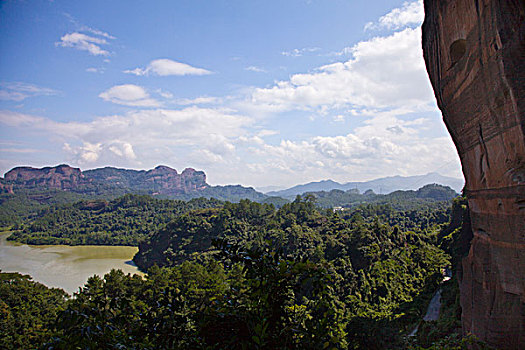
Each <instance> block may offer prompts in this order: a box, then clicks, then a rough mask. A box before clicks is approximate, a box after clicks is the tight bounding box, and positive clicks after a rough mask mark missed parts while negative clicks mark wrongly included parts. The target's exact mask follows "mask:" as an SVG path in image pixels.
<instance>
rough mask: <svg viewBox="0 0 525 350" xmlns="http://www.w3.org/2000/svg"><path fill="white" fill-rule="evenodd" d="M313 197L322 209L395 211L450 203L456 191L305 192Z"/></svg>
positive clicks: (428, 188)
mask: <svg viewBox="0 0 525 350" xmlns="http://www.w3.org/2000/svg"><path fill="white" fill-rule="evenodd" d="M305 195H312V196H314V197H315V202H316V204H317V205H318V206H320V207H322V208H333V207H348V208H351V207H354V206H357V205H360V204H364V203H389V204H391V205H392V206H394V207H395V208H397V209H404V208H409V207H414V206H418V205H420V204H423V203H425V202H433V201H450V200H452V199H453V198H455V197H457V196H458V194H457V193H456V191H454V190H453V189H451V188H450V187H447V186H442V185H438V184H431V185H426V186H423V187H421V188H420V189H418V190H417V191H412V190H409V191H395V192H392V193H389V194H386V195H385V194H376V193H374V192H373V191H371V190H369V191H366V192H365V193H363V194H361V193H359V192H358V191H356V190H348V191H342V190H332V191H329V192H326V191H319V192H307V193H305Z"/></svg>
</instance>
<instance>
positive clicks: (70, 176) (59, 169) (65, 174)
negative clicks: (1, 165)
mask: <svg viewBox="0 0 525 350" xmlns="http://www.w3.org/2000/svg"><path fill="white" fill-rule="evenodd" d="M4 180H5V182H6V183H7V184H10V185H13V186H14V187H15V188H16V187H24V188H34V187H41V188H52V189H61V190H68V189H73V188H76V187H77V186H78V185H80V184H85V183H87V182H89V181H88V180H87V179H85V177H84V174H82V171H81V170H80V169H78V168H73V167H70V166H69V165H65V164H61V165H58V166H55V167H45V168H41V169H38V168H33V167H16V168H13V169H11V170H9V171H8V172H7V173H6V174H5V177H4Z"/></svg>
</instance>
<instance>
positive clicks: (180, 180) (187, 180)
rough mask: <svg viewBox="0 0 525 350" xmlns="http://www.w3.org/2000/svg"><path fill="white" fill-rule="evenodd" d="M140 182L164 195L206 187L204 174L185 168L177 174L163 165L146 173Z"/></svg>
mask: <svg viewBox="0 0 525 350" xmlns="http://www.w3.org/2000/svg"><path fill="white" fill-rule="evenodd" d="M142 181H143V182H144V183H145V184H149V185H150V186H151V187H153V188H155V189H156V190H157V191H158V192H159V193H162V194H164V195H170V194H175V193H190V192H195V191H198V190H202V189H204V188H206V187H208V184H207V183H206V174H204V172H202V171H197V170H195V169H192V168H186V169H184V171H183V172H182V173H181V174H178V173H177V170H175V169H172V168H169V167H167V166H163V165H161V166H158V167H156V168H155V169H153V170H149V171H147V172H146V173H145V174H144V175H143V179H142Z"/></svg>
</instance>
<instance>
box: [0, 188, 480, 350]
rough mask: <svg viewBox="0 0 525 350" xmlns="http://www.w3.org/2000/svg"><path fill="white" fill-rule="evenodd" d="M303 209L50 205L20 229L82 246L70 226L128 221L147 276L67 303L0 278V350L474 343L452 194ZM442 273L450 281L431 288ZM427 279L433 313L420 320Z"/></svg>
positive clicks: (101, 283) (102, 282)
mask: <svg viewBox="0 0 525 350" xmlns="http://www.w3.org/2000/svg"><path fill="white" fill-rule="evenodd" d="M315 201H316V197H314V196H313V195H308V196H305V197H304V198H301V197H297V198H296V200H295V201H293V202H292V203H287V204H284V205H283V206H282V207H281V208H280V209H275V207H274V206H273V205H271V204H261V203H255V202H251V201H249V200H241V201H240V202H239V203H229V202H226V203H223V204H221V203H219V202H218V201H213V200H212V201H209V200H205V199H200V200H193V201H190V202H188V203H184V202H181V203H179V202H177V201H172V202H165V201H160V200H156V199H155V200H152V199H151V198H148V197H142V196H131V195H128V196H124V197H122V198H119V199H117V200H114V201H109V202H106V201H100V200H98V201H97V200H95V201H82V202H77V203H75V204H68V205H59V206H54V207H50V208H48V209H46V210H45V211H43V212H42V216H41V217H40V218H39V219H37V220H33V221H31V222H27V223H24V224H22V225H21V226H23V227H22V229H21V230H20V231H19V232H20V233H22V234H25V233H24V232H27V233H28V234H29V233H31V232H47V231H46V230H48V231H49V232H50V233H51V232H54V233H53V234H49V236H48V237H55V236H56V234H55V233H56V232H60V230H61V229H63V228H64V227H65V223H68V224H71V223H73V222H74V225H76V226H74V227H73V228H75V230H77V231H71V232H78V236H77V238H75V239H78V241H77V242H78V244H82V243H81V242H84V241H83V240H84V239H85V238H84V237H85V236H86V235H85V234H82V233H81V232H82V231H81V230H82V229H86V230H92V229H94V228H96V229H98V230H99V232H110V231H111V230H110V228H111V227H113V228H115V232H118V230H117V228H118V227H136V228H137V229H136V230H135V231H133V232H132V231H129V232H123V231H121V232H120V233H119V234H115V236H119V235H120V234H123V235H124V236H125V237H126V233H128V236H127V238H122V239H123V240H128V241H127V242H140V243H139V253H138V254H137V255H136V256H135V258H134V261H135V262H136V264H137V265H138V266H139V267H140V268H141V269H143V270H144V271H147V275H146V277H145V278H142V277H140V276H138V275H133V276H132V275H124V274H123V273H122V272H121V271H119V270H113V271H111V272H110V273H108V274H107V275H105V276H93V277H91V278H90V279H89V280H88V282H87V283H86V285H85V286H84V287H82V288H81V289H80V290H79V292H78V293H75V294H74V295H73V296H72V297H69V296H67V294H65V293H64V292H62V291H60V290H57V289H49V288H46V287H45V286H43V285H41V284H39V283H36V282H32V281H31V280H30V279H29V277H28V276H21V275H18V274H6V273H2V274H1V275H0V276H2V277H1V279H0V283H1V285H0V314H1V315H2V317H1V319H0V339H2V344H0V345H1V346H0V347H3V348H7V349H18V348H43V349H77V348H81V349H99V348H104V349H389V348H390V349H399V348H407V349H423V348H432V349H442V348H450V349H457V348H466V346H467V345H468V344H471V343H472V342H475V340H474V339H471V338H461V337H460V336H459V333H458V332H459V317H460V314H461V310H460V307H459V301H458V293H457V281H456V275H457V274H460V273H461V271H460V270H458V269H457V266H458V265H459V264H458V263H457V262H458V261H459V259H460V258H461V256H463V255H464V254H466V252H467V251H468V245H469V240H470V237H471V236H470V235H471V234H470V227H469V219H468V214H467V213H468V211H467V210H466V201H465V200H464V199H462V198H458V199H455V200H454V201H453V202H452V206H451V204H450V203H451V202H440V201H433V202H421V203H417V205H414V203H412V204H411V205H402V206H399V205H398V204H399V202H398V201H392V203H381V204H370V203H368V204H361V205H359V206H356V207H353V208H351V209H348V210H344V211H334V210H332V209H322V208H320V207H319V206H317V205H316V203H315ZM139 208H141V209H139ZM163 215H166V216H169V215H172V216H170V217H169V218H159V217H161V216H163ZM131 218H133V220H135V221H130V220H131ZM97 220H98V221H99V222H100V223H99V224H97V222H98V221H97ZM104 222H106V223H107V224H109V226H104ZM85 223H91V224H92V225H94V226H92V227H90V228H87V227H86V228H84V227H83V225H85ZM57 224H58V225H57ZM38 225H41V226H38ZM45 225H48V226H45ZM97 225H99V226H97ZM31 227H33V230H34V231H31V230H32V229H31ZM143 228H144V229H143ZM148 228H150V230H151V231H148ZM108 229H109V231H108ZM63 232H66V231H63ZM111 232H113V231H111ZM148 232H150V233H148ZM97 237H98V236H97ZM108 237H112V236H111V235H109V236H108ZM72 242H73V241H72ZM115 242H116V241H115ZM117 244H121V243H117ZM451 265H452V269H453V275H454V277H453V278H452V279H451V280H449V281H447V282H444V283H441V282H442V280H443V270H444V269H445V268H447V267H449V266H451ZM440 284H441V288H442V290H443V306H442V310H441V315H442V317H441V318H440V319H439V320H438V321H433V322H422V321H421V319H422V316H423V315H424V313H425V310H426V306H427V304H428V302H429V300H430V299H431V297H432V295H433V294H434V292H435V290H436V289H437V288H438V286H439V285H440ZM35 300H36V301H35ZM37 301H38V302H37ZM416 325H419V331H418V333H417V335H416V336H414V337H408V336H407V334H408V333H410V331H411V330H412V329H413V328H414V327H415V326H416Z"/></svg>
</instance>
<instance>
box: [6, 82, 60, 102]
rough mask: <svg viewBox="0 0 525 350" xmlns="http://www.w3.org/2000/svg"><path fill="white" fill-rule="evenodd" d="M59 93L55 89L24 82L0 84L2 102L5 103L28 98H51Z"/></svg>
mask: <svg viewBox="0 0 525 350" xmlns="http://www.w3.org/2000/svg"><path fill="white" fill-rule="evenodd" d="M57 93H58V92H57V91H56V90H53V89H49V88H45V87H41V86H37V85H33V84H28V83H22V82H4V83H0V100H4V101H17V102H19V101H23V100H25V99H26V98H28V97H34V96H51V95H56V94H57Z"/></svg>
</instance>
